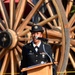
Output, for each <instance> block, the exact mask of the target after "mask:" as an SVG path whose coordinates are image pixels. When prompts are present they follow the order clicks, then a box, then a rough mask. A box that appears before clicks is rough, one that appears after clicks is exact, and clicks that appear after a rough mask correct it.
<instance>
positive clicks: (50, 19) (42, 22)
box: [38, 15, 58, 26]
mask: <svg viewBox="0 0 75 75" xmlns="http://www.w3.org/2000/svg"><path fill="white" fill-rule="evenodd" d="M57 17H58V16H57V15H54V16H52V17H50V18H47V19H46V20H44V21H41V22H39V23H38V25H41V26H42V25H45V24H46V23H47V22H50V21H52V20H53V19H55V18H57Z"/></svg>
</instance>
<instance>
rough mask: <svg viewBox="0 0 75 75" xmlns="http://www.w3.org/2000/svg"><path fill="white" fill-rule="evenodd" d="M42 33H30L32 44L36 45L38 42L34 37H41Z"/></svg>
mask: <svg viewBox="0 0 75 75" xmlns="http://www.w3.org/2000/svg"><path fill="white" fill-rule="evenodd" d="M42 36H43V33H42V32H32V39H33V41H34V43H38V42H39V41H40V40H38V39H36V38H35V37H42Z"/></svg>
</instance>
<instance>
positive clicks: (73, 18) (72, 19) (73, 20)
mask: <svg viewBox="0 0 75 75" xmlns="http://www.w3.org/2000/svg"><path fill="white" fill-rule="evenodd" d="M74 23H75V14H74V15H73V16H72V18H71V19H70V21H69V23H68V26H69V28H71V27H72V26H73V24H74Z"/></svg>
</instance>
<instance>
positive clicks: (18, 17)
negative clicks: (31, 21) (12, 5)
mask: <svg viewBox="0 0 75 75" xmlns="http://www.w3.org/2000/svg"><path fill="white" fill-rule="evenodd" d="M26 1H27V0H21V2H20V3H21V4H19V5H20V6H19V5H18V7H17V10H16V22H15V24H14V30H16V28H17V27H18V25H19V23H20V21H21V18H22V16H23V13H24V10H25V6H26Z"/></svg>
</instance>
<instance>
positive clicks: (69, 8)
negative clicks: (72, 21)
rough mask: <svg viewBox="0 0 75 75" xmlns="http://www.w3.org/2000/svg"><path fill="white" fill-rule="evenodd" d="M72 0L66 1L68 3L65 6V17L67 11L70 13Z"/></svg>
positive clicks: (67, 13)
mask: <svg viewBox="0 0 75 75" xmlns="http://www.w3.org/2000/svg"><path fill="white" fill-rule="evenodd" d="M73 1H74V0H72V1H70V0H69V1H68V3H67V7H66V17H67V18H68V15H69V13H70V11H71V8H72V5H73Z"/></svg>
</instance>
